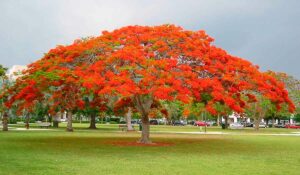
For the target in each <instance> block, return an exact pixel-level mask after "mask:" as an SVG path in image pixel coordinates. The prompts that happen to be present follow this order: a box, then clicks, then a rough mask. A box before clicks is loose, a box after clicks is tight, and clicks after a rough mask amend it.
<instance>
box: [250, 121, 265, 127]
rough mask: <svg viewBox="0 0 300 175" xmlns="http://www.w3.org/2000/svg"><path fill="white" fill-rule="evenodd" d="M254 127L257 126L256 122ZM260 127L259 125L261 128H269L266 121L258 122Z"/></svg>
mask: <svg viewBox="0 0 300 175" xmlns="http://www.w3.org/2000/svg"><path fill="white" fill-rule="evenodd" d="M253 127H255V124H253ZM258 127H259V128H267V125H266V123H264V122H260V123H259V124H258Z"/></svg>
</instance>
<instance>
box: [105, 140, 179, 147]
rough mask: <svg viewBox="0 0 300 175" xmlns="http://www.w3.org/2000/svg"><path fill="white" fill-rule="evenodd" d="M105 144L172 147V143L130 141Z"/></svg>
mask: <svg viewBox="0 0 300 175" xmlns="http://www.w3.org/2000/svg"><path fill="white" fill-rule="evenodd" d="M106 144H109V145H114V146H141V147H143V146H145V147H163V146H173V145H175V144H174V143H167V142H153V143H150V144H144V143H138V142H132V141H112V142H106Z"/></svg>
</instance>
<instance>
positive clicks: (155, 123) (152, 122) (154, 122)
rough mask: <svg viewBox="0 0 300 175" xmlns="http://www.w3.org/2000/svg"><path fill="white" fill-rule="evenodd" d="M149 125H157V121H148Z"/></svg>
mask: <svg viewBox="0 0 300 175" xmlns="http://www.w3.org/2000/svg"><path fill="white" fill-rule="evenodd" d="M150 125H158V121H157V120H150Z"/></svg>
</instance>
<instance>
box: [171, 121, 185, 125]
mask: <svg viewBox="0 0 300 175" xmlns="http://www.w3.org/2000/svg"><path fill="white" fill-rule="evenodd" d="M184 125H185V124H184V122H183V121H180V120H176V121H174V122H173V126H184Z"/></svg>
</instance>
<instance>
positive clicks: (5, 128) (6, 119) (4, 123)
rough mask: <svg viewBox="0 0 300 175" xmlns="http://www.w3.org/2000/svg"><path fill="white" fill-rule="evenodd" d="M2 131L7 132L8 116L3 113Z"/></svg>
mask: <svg viewBox="0 0 300 175" xmlns="http://www.w3.org/2000/svg"><path fill="white" fill-rule="evenodd" d="M2 126H3V128H2V131H8V114H7V112H4V114H3V117H2Z"/></svg>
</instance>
